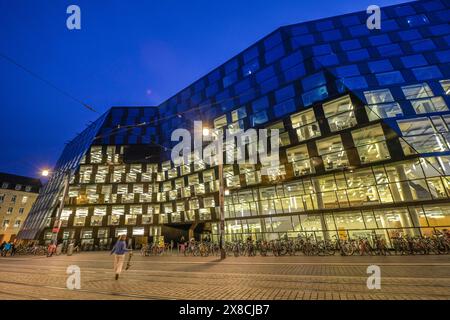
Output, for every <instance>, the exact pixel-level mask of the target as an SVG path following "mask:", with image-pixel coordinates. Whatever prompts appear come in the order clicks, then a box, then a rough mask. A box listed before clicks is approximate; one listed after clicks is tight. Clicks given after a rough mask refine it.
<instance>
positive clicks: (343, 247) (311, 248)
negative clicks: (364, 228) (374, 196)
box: [155, 235, 450, 257]
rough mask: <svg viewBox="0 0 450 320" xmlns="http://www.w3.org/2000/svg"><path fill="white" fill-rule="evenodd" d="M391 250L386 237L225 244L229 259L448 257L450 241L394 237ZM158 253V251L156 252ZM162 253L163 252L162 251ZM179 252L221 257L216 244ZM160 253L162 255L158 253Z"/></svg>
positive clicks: (189, 245)
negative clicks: (385, 256) (431, 255)
mask: <svg viewBox="0 0 450 320" xmlns="http://www.w3.org/2000/svg"><path fill="white" fill-rule="evenodd" d="M391 241H392V247H388V246H387V244H386V241H385V240H384V238H382V237H380V236H372V237H371V238H366V237H360V238H358V239H348V240H342V239H339V238H337V237H336V236H335V237H334V238H333V239H331V240H319V241H316V240H315V239H314V238H313V237H298V238H297V239H281V240H271V241H263V240H258V241H256V242H255V241H253V240H251V239H247V241H245V242H244V241H235V242H227V243H226V244H225V252H226V254H227V255H228V256H235V257H239V256H256V255H261V256H268V255H271V256H286V255H289V256H294V255H298V254H303V255H305V256H330V255H335V254H340V255H342V256H352V255H360V256H364V255H425V254H448V253H449V252H450V238H448V237H446V236H444V235H436V236H433V237H421V236H415V237H412V236H399V237H395V238H391ZM155 250H158V249H155ZM161 250H163V249H161ZM180 253H182V254H183V255H185V256H202V257H207V256H211V255H216V256H218V255H220V248H219V245H218V244H217V243H212V242H195V241H190V242H189V243H187V244H185V245H184V246H182V247H181V249H180ZM158 254H160V253H158Z"/></svg>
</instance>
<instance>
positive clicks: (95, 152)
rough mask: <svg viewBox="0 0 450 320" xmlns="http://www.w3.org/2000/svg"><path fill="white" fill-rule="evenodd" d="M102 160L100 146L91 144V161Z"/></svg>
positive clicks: (98, 161)
mask: <svg viewBox="0 0 450 320" xmlns="http://www.w3.org/2000/svg"><path fill="white" fill-rule="evenodd" d="M101 162H102V147H101V146H92V147H91V163H101Z"/></svg>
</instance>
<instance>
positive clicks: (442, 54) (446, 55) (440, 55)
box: [434, 50, 450, 63]
mask: <svg viewBox="0 0 450 320" xmlns="http://www.w3.org/2000/svg"><path fill="white" fill-rule="evenodd" d="M434 54H435V55H436V58H437V59H438V60H439V62H440V63H446V62H450V50H445V51H437V52H435V53H434Z"/></svg>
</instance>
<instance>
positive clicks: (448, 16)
mask: <svg viewBox="0 0 450 320" xmlns="http://www.w3.org/2000/svg"><path fill="white" fill-rule="evenodd" d="M435 15H436V18H435V20H438V21H440V22H447V23H448V22H449V21H450V10H442V11H437V12H436V13H435Z"/></svg>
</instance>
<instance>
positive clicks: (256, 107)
mask: <svg viewBox="0 0 450 320" xmlns="http://www.w3.org/2000/svg"><path fill="white" fill-rule="evenodd" d="M268 107H269V99H268V98H267V97H262V98H260V99H258V100H256V101H253V103H252V109H253V112H255V113H256V112H258V111H262V110H265V109H267V108H268Z"/></svg>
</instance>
